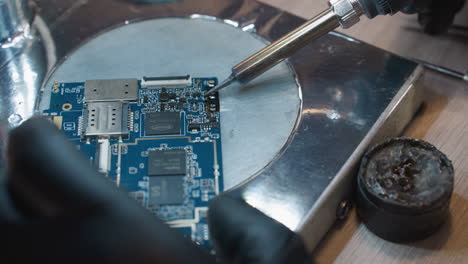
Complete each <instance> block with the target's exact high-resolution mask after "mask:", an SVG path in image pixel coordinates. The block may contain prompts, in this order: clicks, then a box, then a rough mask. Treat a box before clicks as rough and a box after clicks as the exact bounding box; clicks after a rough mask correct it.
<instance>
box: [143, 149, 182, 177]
mask: <svg viewBox="0 0 468 264" xmlns="http://www.w3.org/2000/svg"><path fill="white" fill-rule="evenodd" d="M186 173H187V155H186V153H185V150H184V149H163V150H153V151H150V152H149V154H148V176H174V175H180V176H182V175H186Z"/></svg>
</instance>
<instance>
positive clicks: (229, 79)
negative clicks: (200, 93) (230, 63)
mask: <svg viewBox="0 0 468 264" xmlns="http://www.w3.org/2000/svg"><path fill="white" fill-rule="evenodd" d="M234 80H235V77H234V76H233V75H231V76H229V78H227V79H226V80H224V81H223V82H221V83H220V84H218V86H216V87H214V88H212V89H210V90H208V92H206V93H205V94H206V95H209V94H212V93H214V92H217V91H219V90H221V89H223V88H225V87H227V86H229V85H230V84H231V83H233V82H234Z"/></svg>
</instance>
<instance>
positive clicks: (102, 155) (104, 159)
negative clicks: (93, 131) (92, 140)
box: [97, 139, 111, 175]
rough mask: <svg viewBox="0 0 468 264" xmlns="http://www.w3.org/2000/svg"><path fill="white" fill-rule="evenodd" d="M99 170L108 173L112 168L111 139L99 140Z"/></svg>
mask: <svg viewBox="0 0 468 264" xmlns="http://www.w3.org/2000/svg"><path fill="white" fill-rule="evenodd" d="M97 148H98V154H97V156H98V159H97V160H98V164H97V165H98V170H99V172H101V173H104V174H105V175H107V173H108V171H109V170H110V161H111V156H110V155H111V151H110V142H109V139H100V140H99V141H98V146H97Z"/></svg>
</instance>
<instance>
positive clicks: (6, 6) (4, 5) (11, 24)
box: [0, 0, 34, 48]
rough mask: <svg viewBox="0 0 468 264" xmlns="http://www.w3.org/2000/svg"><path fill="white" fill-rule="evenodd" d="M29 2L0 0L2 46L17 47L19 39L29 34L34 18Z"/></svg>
mask: <svg viewBox="0 0 468 264" xmlns="http://www.w3.org/2000/svg"><path fill="white" fill-rule="evenodd" d="M28 2H29V0H0V46H1V47H2V48H5V47H7V46H12V45H17V43H15V42H18V38H21V37H22V35H24V34H28V32H29V30H30V26H31V25H30V24H31V22H32V17H33V14H34V12H33V9H32V7H31V6H30V5H29V4H28Z"/></svg>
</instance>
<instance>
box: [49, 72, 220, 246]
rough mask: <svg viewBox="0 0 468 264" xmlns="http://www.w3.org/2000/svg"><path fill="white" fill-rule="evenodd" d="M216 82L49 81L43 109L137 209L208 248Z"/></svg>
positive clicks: (216, 162) (216, 153)
mask: <svg viewBox="0 0 468 264" xmlns="http://www.w3.org/2000/svg"><path fill="white" fill-rule="evenodd" d="M216 85H217V79H216V78H191V77H190V76H175V77H154V78H147V77H143V78H142V79H141V80H138V79H114V80H88V81H86V82H84V83H58V82H55V83H54V85H53V87H52V91H51V101H50V108H49V109H48V110H45V111H44V115H45V116H48V118H50V119H51V120H52V121H53V122H54V123H55V124H56V125H57V126H58V127H59V128H60V129H61V130H62V131H63V132H64V133H65V134H66V136H67V137H68V138H69V139H70V140H71V141H72V142H73V143H74V144H76V146H77V148H78V149H79V150H81V152H83V153H84V154H85V155H86V156H87V157H89V160H90V162H91V163H92V164H93V165H95V166H96V168H97V169H98V170H99V171H100V172H101V173H102V174H103V176H104V177H107V178H108V179H109V180H111V181H113V182H115V184H116V185H117V186H118V187H120V188H122V189H124V190H126V191H128V193H129V195H130V196H131V197H133V198H134V199H136V200H137V201H138V202H139V203H141V205H142V206H144V207H145V208H147V209H148V210H150V211H152V212H153V213H154V214H155V215H157V216H158V217H160V218H161V219H163V220H164V221H166V222H167V223H168V224H169V225H170V226H171V227H173V228H177V229H179V230H180V231H181V232H183V233H184V234H185V235H186V236H187V237H189V238H191V239H192V240H193V241H194V242H195V243H197V244H199V245H201V246H202V247H204V248H206V249H207V250H212V247H211V244H210V242H209V230H208V225H207V220H206V214H207V209H208V204H209V201H210V200H211V199H212V198H214V197H215V196H216V195H217V194H219V193H220V192H221V191H222V190H223V177H222V162H221V160H222V159H221V129H220V113H219V98H218V94H212V95H208V96H205V92H206V91H207V90H208V89H211V88H212V87H214V86H216Z"/></svg>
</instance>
